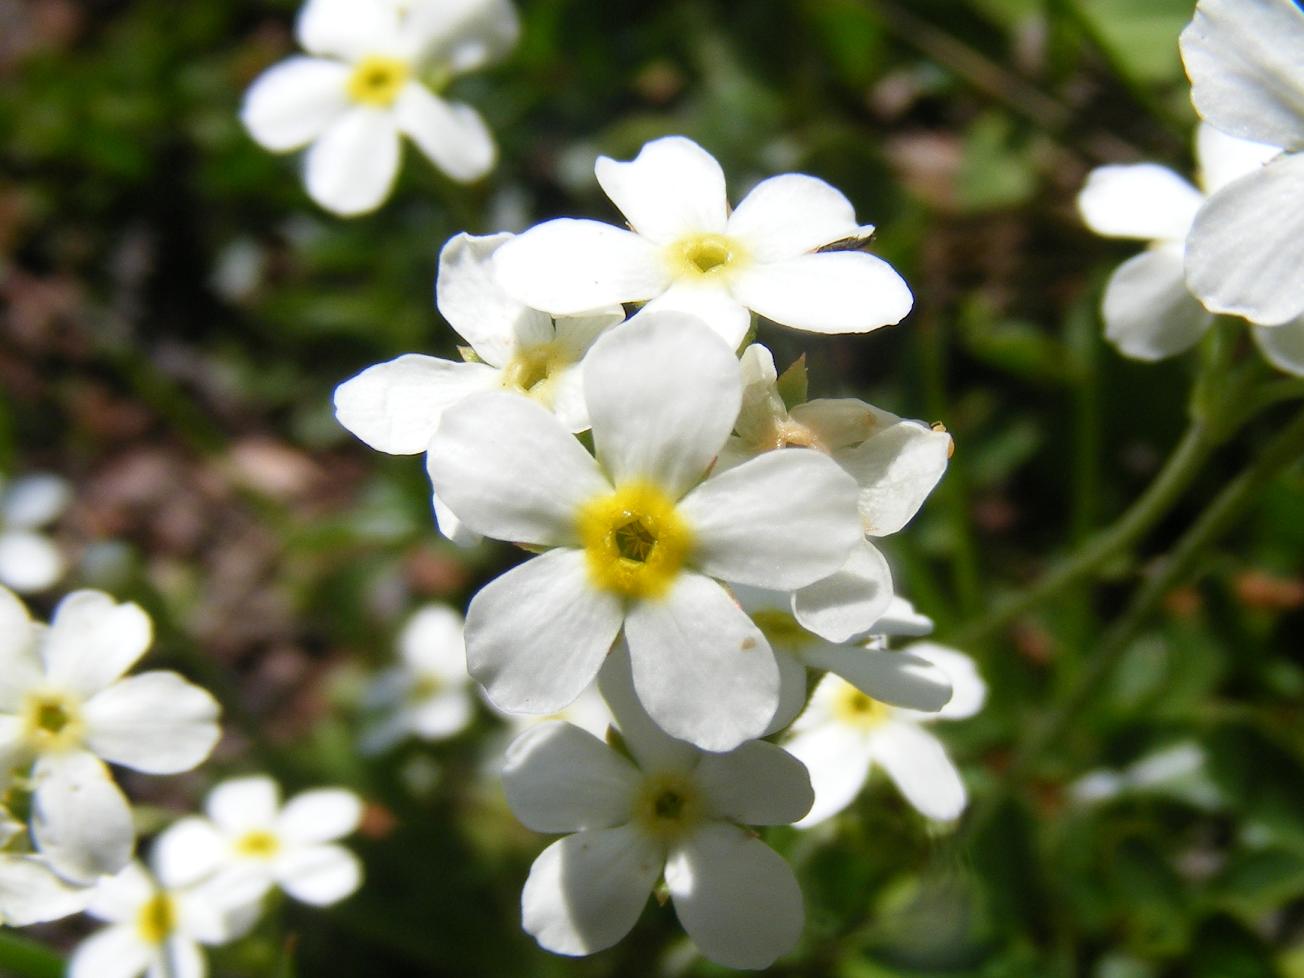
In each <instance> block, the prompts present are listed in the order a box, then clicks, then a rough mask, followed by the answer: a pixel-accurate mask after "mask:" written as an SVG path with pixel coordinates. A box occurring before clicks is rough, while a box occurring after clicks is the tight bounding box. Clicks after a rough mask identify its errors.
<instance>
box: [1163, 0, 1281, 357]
mask: <svg viewBox="0 0 1304 978" xmlns="http://www.w3.org/2000/svg"><path fill="white" fill-rule="evenodd" d="M1181 50H1182V60H1183V61H1184V62H1185V64H1186V73H1187V74H1188V75H1190V77H1191V101H1193V102H1194V103H1195V109H1196V111H1197V112H1199V113H1200V116H1201V117H1202V118H1203V119H1204V120H1205V121H1206V122H1208V123H1209V124H1210V125H1212V126H1215V127H1217V128H1218V129H1220V130H1222V131H1223V132H1225V133H1227V134H1228V135H1231V136H1235V137H1237V138H1239V139H1249V140H1253V141H1254V142H1257V143H1266V144H1268V145H1270V146H1280V147H1282V149H1283V150H1284V152H1282V153H1281V154H1280V155H1278V156H1276V158H1275V159H1273V160H1271V161H1270V162H1269V163H1268V164H1267V165H1266V166H1263V167H1262V168H1259V169H1255V170H1253V171H1251V172H1249V173H1247V174H1246V175H1244V176H1241V177H1240V178H1239V179H1236V180H1233V181H1231V182H1229V183H1228V184H1227V185H1226V186H1224V187H1219V188H1217V192H1216V193H1214V194H1213V196H1212V197H1211V198H1210V199H1209V201H1208V203H1206V204H1205V205H1204V206H1203V207H1201V208H1200V211H1199V213H1198V214H1197V215H1196V217H1195V222H1194V224H1193V225H1192V227H1191V233H1190V237H1189V238H1188V239H1187V245H1186V278H1187V282H1188V284H1189V285H1190V287H1191V290H1192V291H1193V292H1194V293H1195V294H1196V295H1198V296H1199V297H1200V300H1201V301H1202V302H1203V303H1204V304H1205V306H1207V307H1208V308H1209V309H1211V310H1212V311H1213V312H1218V313H1227V314H1229V315H1233V316H1244V317H1245V318H1246V319H1248V320H1250V321H1251V322H1255V323H1260V324H1262V325H1264V326H1278V327H1279V326H1281V324H1283V323H1288V322H1292V321H1294V322H1297V323H1298V321H1299V320H1300V318H1301V317H1304V274H1301V269H1304V8H1301V7H1300V5H1299V3H1297V2H1295V0H1200V2H1199V3H1198V4H1197V5H1196V8H1195V17H1194V19H1193V20H1192V21H1191V23H1190V24H1189V25H1187V27H1186V29H1185V30H1184V31H1182V37H1181ZM1210 189H1214V188H1210ZM1296 328H1300V329H1304V326H1297V327H1296ZM1294 342H1295V345H1296V348H1297V349H1298V347H1299V346H1304V341H1301V340H1296V341H1294ZM1296 363H1297V365H1298V364H1304V361H1296Z"/></svg>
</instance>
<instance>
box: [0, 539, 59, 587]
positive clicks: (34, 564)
mask: <svg viewBox="0 0 1304 978" xmlns="http://www.w3.org/2000/svg"><path fill="white" fill-rule="evenodd" d="M65 569H66V568H65V565H64V560H63V554H61V553H60V552H59V548H58V547H56V546H55V545H54V543H53V542H52V541H50V540H49V539H47V538H46V537H44V536H42V535H41V534H39V533H33V532H32V531H30V530H6V531H4V532H0V584H6V585H8V586H9V587H11V588H13V589H14V590H15V591H18V592H21V593H22V594H33V593H35V592H37V591H44V590H45V589H46V588H48V587H50V586H51V585H52V584H54V583H55V582H56V581H58V580H59V578H61V577H62V576H63V572H64V570H65Z"/></svg>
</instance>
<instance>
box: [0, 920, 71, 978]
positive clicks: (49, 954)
mask: <svg viewBox="0 0 1304 978" xmlns="http://www.w3.org/2000/svg"><path fill="white" fill-rule="evenodd" d="M63 971H64V963H63V958H61V957H60V956H59V955H58V954H56V953H55V952H53V951H51V950H50V949H49V948H48V947H46V946H45V945H44V944H40V943H38V942H36V941H33V940H31V939H30V938H26V937H21V936H19V935H18V934H15V933H13V931H10V930H5V929H3V928H0V974H2V975H9V976H12V978H62V976H63Z"/></svg>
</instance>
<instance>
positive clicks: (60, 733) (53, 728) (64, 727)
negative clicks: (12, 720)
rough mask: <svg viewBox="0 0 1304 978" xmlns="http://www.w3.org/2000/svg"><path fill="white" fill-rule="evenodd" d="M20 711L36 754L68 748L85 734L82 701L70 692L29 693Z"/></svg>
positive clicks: (25, 731) (74, 745) (25, 729)
mask: <svg viewBox="0 0 1304 978" xmlns="http://www.w3.org/2000/svg"><path fill="white" fill-rule="evenodd" d="M21 714H22V717H23V733H24V735H25V736H26V739H27V742H28V743H29V744H30V745H31V746H32V748H33V749H34V750H36V751H37V753H48V752H51V751H60V750H67V749H68V748H70V747H76V746H77V745H78V744H80V743H81V741H82V737H83V735H84V734H85V733H86V723H85V721H84V720H83V719H82V715H81V704H80V703H79V702H78V700H77V699H76V698H74V697H72V696H70V695H69V694H67V693H64V692H60V691H56V690H47V691H44V692H41V691H34V692H31V693H28V694H27V696H26V697H25V698H24V700H23V705H22V710H21Z"/></svg>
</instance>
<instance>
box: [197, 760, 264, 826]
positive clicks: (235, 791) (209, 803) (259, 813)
mask: <svg viewBox="0 0 1304 978" xmlns="http://www.w3.org/2000/svg"><path fill="white" fill-rule="evenodd" d="M280 809H281V791H280V788H278V787H277V785H276V782H275V781H273V780H272V779H271V778H269V777H267V776H266V775H262V774H258V775H253V776H251V777H246V778H231V779H229V780H226V781H223V782H222V783H221V784H219V785H218V786H217V787H216V788H214V789H213V790H212V791H210V792H209V793H208V798H207V799H205V801H204V811H206V812H207V813H208V817H209V818H211V819H212V820H213V821H214V822H216V823H217V825H218V827H219V828H220V829H221V830H222V831H223V832H225V833H226V834H227V835H240V834H243V833H244V832H246V831H248V830H249V829H270V828H271V827H272V823H273V822H275V821H276V815H277V813H278V812H279V811H280Z"/></svg>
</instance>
